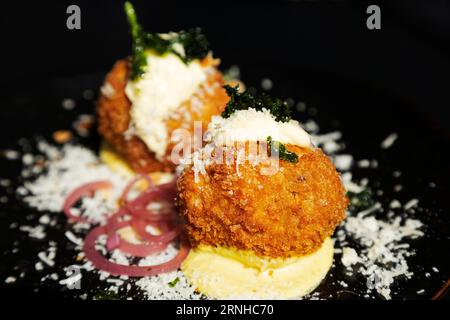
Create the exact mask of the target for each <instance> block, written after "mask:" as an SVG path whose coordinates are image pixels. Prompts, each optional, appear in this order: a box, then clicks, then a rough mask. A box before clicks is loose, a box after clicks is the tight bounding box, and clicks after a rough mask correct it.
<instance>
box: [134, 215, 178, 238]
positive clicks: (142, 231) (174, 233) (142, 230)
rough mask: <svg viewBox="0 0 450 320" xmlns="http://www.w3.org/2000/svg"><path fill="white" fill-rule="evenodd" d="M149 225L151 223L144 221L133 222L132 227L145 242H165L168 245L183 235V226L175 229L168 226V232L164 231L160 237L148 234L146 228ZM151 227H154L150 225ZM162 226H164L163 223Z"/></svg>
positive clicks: (136, 220) (135, 220)
mask: <svg viewBox="0 0 450 320" xmlns="http://www.w3.org/2000/svg"><path fill="white" fill-rule="evenodd" d="M148 225H149V223H148V222H147V221H145V220H142V219H133V220H132V221H131V226H132V227H133V229H134V230H135V231H136V233H137V234H138V235H139V236H140V237H141V238H142V239H144V240H147V241H149V242H163V243H167V242H170V241H172V240H174V239H175V238H176V237H178V235H179V234H180V233H181V226H180V225H178V226H175V227H174V228H170V227H169V226H168V225H167V224H166V228H165V229H166V230H162V233H161V234H160V235H157V236H155V235H153V234H150V233H148V232H147V230H146V227H147V226H148ZM150 225H152V224H151V223H150ZM161 225H164V224H163V223H161Z"/></svg>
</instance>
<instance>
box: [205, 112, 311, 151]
mask: <svg viewBox="0 0 450 320" xmlns="http://www.w3.org/2000/svg"><path fill="white" fill-rule="evenodd" d="M206 135H207V136H208V137H209V138H210V140H209V141H210V142H213V143H214V144H215V145H217V146H233V145H234V144H235V142H247V141H264V142H265V141H266V140H267V137H268V136H270V137H272V140H274V141H279V142H281V143H285V144H292V145H296V146H303V147H310V146H311V137H310V136H309V134H308V133H307V132H306V131H305V130H303V128H302V127H301V126H300V123H299V122H298V121H296V120H290V121H289V122H278V121H276V120H275V116H274V115H272V114H271V113H270V111H269V110H267V109H262V111H260V110H256V109H252V108H250V109H247V110H238V111H236V112H234V113H233V114H231V115H230V117H228V118H223V117H221V116H213V117H212V119H211V122H210V123H209V125H208V132H207V134H206Z"/></svg>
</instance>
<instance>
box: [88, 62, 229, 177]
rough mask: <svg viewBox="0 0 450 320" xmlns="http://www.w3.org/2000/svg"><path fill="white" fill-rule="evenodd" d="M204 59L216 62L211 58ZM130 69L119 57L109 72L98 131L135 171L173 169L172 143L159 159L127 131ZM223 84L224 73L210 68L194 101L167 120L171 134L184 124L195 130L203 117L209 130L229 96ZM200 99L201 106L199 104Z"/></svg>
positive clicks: (98, 105) (191, 130) (99, 109)
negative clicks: (127, 86) (127, 133)
mask: <svg viewBox="0 0 450 320" xmlns="http://www.w3.org/2000/svg"><path fill="white" fill-rule="evenodd" d="M207 59H210V58H205V60H207ZM202 63H213V62H211V61H209V60H208V61H204V62H202ZM128 72H129V63H128V61H127V60H119V61H117V62H116V64H115V65H114V67H113V68H112V70H111V71H110V73H109V74H108V75H107V76H106V79H105V83H104V86H103V90H102V92H101V95H100V97H99V100H98V103H97V114H98V131H99V133H100V135H101V136H102V137H103V138H104V139H105V140H106V141H108V142H109V143H110V144H111V145H112V146H113V147H114V149H115V150H116V151H118V152H119V153H120V154H121V155H122V156H124V157H125V158H126V159H127V161H128V162H129V163H130V165H131V167H132V168H133V169H134V170H135V171H137V172H154V171H166V172H169V171H173V170H174V168H175V165H174V164H173V163H172V162H171V161H170V152H171V149H172V147H173V145H170V144H169V146H168V148H167V152H166V156H165V159H164V160H163V161H162V162H160V161H158V160H157V159H156V158H155V154H154V153H153V152H152V151H150V150H149V149H148V148H147V146H146V144H145V143H144V142H143V141H142V140H141V139H140V138H139V137H137V136H134V135H131V136H128V137H126V136H125V135H124V134H125V132H126V131H127V130H128V128H129V124H130V108H131V103H130V101H129V100H128V98H127V96H126V94H125V86H126V84H127V79H128ZM222 86H223V80H222V75H221V73H220V72H219V71H217V70H216V69H214V68H211V72H210V73H209V75H208V78H207V81H206V82H205V83H204V84H202V85H201V88H200V90H198V92H197V93H196V94H195V95H194V96H195V98H194V100H195V101H196V103H195V105H193V103H192V101H193V100H190V101H186V102H184V103H183V104H182V105H181V106H180V108H179V109H178V110H177V112H176V113H175V114H174V115H173V117H172V118H170V119H168V120H167V128H168V133H169V137H170V136H171V133H172V131H173V130H175V129H177V128H185V129H188V130H190V132H193V122H194V121H202V127H203V130H206V128H207V125H208V122H209V121H210V119H211V117H212V116H213V115H216V114H220V113H221V112H222V111H223V109H224V108H225V105H226V103H227V102H228V96H227V95H226V93H225V90H224V89H223V88H222ZM199 101H200V103H201V104H200V108H199V107H198V105H199V103H198V102H199Z"/></svg>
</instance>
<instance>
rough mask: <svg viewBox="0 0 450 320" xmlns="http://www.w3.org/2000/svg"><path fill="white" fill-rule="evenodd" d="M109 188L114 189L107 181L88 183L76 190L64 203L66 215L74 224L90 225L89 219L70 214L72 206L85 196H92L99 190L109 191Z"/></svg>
mask: <svg viewBox="0 0 450 320" xmlns="http://www.w3.org/2000/svg"><path fill="white" fill-rule="evenodd" d="M108 188H112V184H111V182H109V181H106V180H105V181H96V182H91V183H87V184H84V185H82V186H80V187H78V188H76V189H75V190H73V191H72V192H71V193H70V194H69V195H68V196H67V198H66V201H64V205H63V211H64V213H65V215H66V216H67V217H68V218H69V219H70V220H72V221H74V222H88V223H89V221H88V219H86V218H83V217H81V215H80V216H77V215H74V214H73V213H72V212H70V209H72V206H73V205H74V204H75V203H76V202H77V201H78V200H80V198H81V197H83V196H84V195H86V194H92V193H93V192H95V191H97V190H99V189H108Z"/></svg>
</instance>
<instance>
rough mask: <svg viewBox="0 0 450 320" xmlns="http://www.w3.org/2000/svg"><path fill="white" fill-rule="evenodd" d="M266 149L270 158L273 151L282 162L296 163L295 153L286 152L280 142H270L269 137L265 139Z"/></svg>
mask: <svg viewBox="0 0 450 320" xmlns="http://www.w3.org/2000/svg"><path fill="white" fill-rule="evenodd" d="M267 147H268V148H269V150H270V156H272V151H274V152H276V153H278V156H279V157H280V159H282V160H286V161H289V162H292V163H297V162H298V156H297V155H296V154H295V153H293V152H291V151H289V150H287V149H286V146H285V145H284V144H282V143H281V142H279V141H274V140H272V137H271V136H268V137H267Z"/></svg>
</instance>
